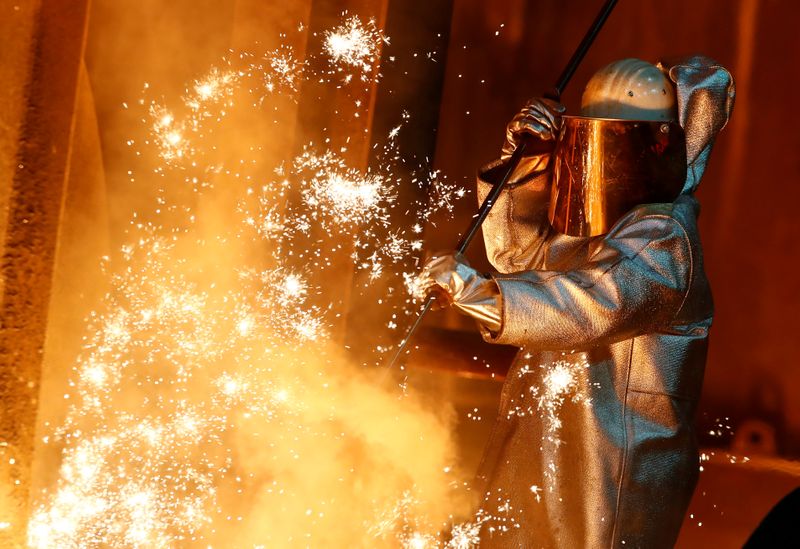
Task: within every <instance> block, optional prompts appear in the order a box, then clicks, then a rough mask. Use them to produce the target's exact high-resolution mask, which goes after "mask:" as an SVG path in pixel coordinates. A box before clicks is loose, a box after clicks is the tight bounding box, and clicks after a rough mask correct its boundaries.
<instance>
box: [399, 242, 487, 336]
mask: <svg viewBox="0 0 800 549" xmlns="http://www.w3.org/2000/svg"><path fill="white" fill-rule="evenodd" d="M415 286H416V291H415V294H416V297H417V299H419V300H424V299H425V298H426V297H428V295H430V294H433V295H435V296H438V297H437V301H438V300H439V299H443V300H444V301H445V303H444V304H442V305H445V306H446V305H452V306H453V307H455V308H457V309H458V310H459V311H461V312H462V313H464V314H466V315H469V316H471V317H472V318H474V319H475V320H476V321H478V323H479V325H481V326H485V327H486V328H487V329H488V330H490V331H491V332H497V331H498V330H499V329H500V311H501V306H500V291H499V290H498V288H497V284H495V282H494V280H492V279H491V278H489V277H486V276H483V275H481V274H480V273H479V272H478V271H476V270H475V269H473V268H472V267H471V266H470V265H469V263H468V262H467V260H466V259H465V258H464V257H462V256H460V255H458V254H451V253H447V254H443V255H439V256H438V257H433V258H431V260H430V261H428V262H427V263H426V264H425V267H423V269H422V272H421V273H420V275H419V277H418V278H417V280H416V284H415ZM442 294H444V295H442Z"/></svg>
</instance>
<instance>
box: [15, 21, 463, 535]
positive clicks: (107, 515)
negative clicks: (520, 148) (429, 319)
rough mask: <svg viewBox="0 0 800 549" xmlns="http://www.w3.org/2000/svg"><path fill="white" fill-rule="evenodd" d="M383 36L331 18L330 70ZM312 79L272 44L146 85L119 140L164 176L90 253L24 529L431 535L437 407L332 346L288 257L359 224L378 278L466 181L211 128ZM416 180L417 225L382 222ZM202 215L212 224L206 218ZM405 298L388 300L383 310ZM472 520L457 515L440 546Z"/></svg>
mask: <svg viewBox="0 0 800 549" xmlns="http://www.w3.org/2000/svg"><path fill="white" fill-rule="evenodd" d="M386 41H387V40H386V38H385V37H383V35H382V34H380V32H379V31H378V30H377V29H376V28H375V24H374V22H368V23H366V24H365V23H362V22H361V21H359V20H358V19H357V18H349V19H348V20H347V21H346V22H345V23H344V24H343V26H342V27H340V28H339V29H335V30H333V31H331V32H330V33H327V34H326V45H325V53H326V54H327V55H328V57H329V61H330V63H331V66H332V67H334V69H335V70H334V71H333V74H335V75H336V76H337V78H338V77H339V76H341V75H345V76H346V77H347V75H349V74H350V72H349V71H351V70H355V71H356V73H358V74H359V75H360V78H361V79H364V80H368V79H371V78H376V77H377V63H378V56H379V52H380V46H381V44H383V43H385V42H386ZM327 77H328V75H319V74H312V73H311V72H310V71H309V70H308V67H307V66H306V65H305V64H304V63H301V62H298V61H297V60H296V59H295V56H294V55H293V53H292V51H291V48H288V47H283V48H280V49H279V50H276V51H275V52H272V53H271V54H268V55H267V56H264V57H262V58H256V57H254V56H252V55H249V54H242V55H240V56H239V57H238V59H236V60H234V61H229V62H227V63H226V64H225V66H223V67H221V68H214V69H212V70H211V71H209V73H208V74H207V75H205V76H204V77H202V78H200V79H198V80H196V81H194V82H193V83H191V84H190V85H189V86H188V87H187V88H186V90H185V94H184V96H183V97H182V98H181V100H180V102H179V103H178V104H177V105H176V106H173V107H168V106H167V105H165V104H162V103H161V102H155V101H149V102H148V101H146V100H145V99H142V100H141V101H140V102H139V105H140V106H141V108H142V109H143V110H145V111H146V112H147V115H146V116H145V118H146V119H147V118H148V117H149V122H150V134H149V137H148V138H147V139H146V140H144V141H143V142H137V141H136V140H133V139H131V140H129V141H128V144H129V145H130V146H131V148H132V150H133V151H134V152H135V153H136V154H137V155H139V156H142V157H146V158H152V159H154V160H157V161H158V163H157V165H156V166H155V168H154V169H153V173H152V174H145V175H147V177H144V176H142V179H143V180H147V179H148V177H149V181H152V182H155V183H156V184H159V185H161V188H159V189H158V192H157V195H156V197H155V205H154V207H153V211H152V212H147V213H137V214H134V215H133V219H132V222H131V225H130V227H129V229H128V232H127V243H126V244H125V245H124V246H122V247H121V249H120V250H119V251H118V252H117V253H115V254H114V255H113V256H112V257H109V258H107V259H106V260H105V264H104V267H105V272H106V275H107V280H106V282H107V283H108V292H107V294H106V296H105V298H104V300H103V303H102V304H101V305H100V306H99V307H98V308H97V310H96V311H95V312H94V313H92V315H91V317H90V318H89V319H88V330H87V336H86V337H85V342H84V345H83V350H82V354H81V356H80V357H79V359H78V360H77V362H76V363H75V365H74V368H73V369H74V375H73V376H72V380H71V382H70V384H69V387H68V388H67V391H66V392H65V394H64V398H65V399H66V400H67V402H69V408H68V413H67V417H66V420H65V421H64V423H63V424H62V425H60V426H58V428H57V429H55V430H54V431H53V432H52V433H48V435H47V437H46V438H45V442H46V443H48V444H57V445H58V446H59V447H60V448H62V459H61V465H60V469H59V475H58V479H57V481H56V483H55V485H54V486H51V487H50V488H49V489H47V490H46V491H45V493H43V494H42V495H41V497H40V498H39V501H38V504H37V505H36V507H35V510H34V513H33V515H32V517H31V520H30V527H29V543H30V545H31V546H33V547H170V546H175V545H181V546H183V545H188V546H204V547H205V546H209V547H210V546H219V545H223V546H231V544H233V545H236V546H240V545H241V546H245V545H251V546H258V545H259V544H264V546H293V545H297V544H301V545H314V546H344V545H363V544H367V545H372V546H396V545H398V544H399V545H401V546H405V547H441V546H442V542H441V541H440V539H441V536H440V531H441V530H442V525H443V524H446V523H447V521H448V520H449V519H448V516H449V515H448V511H447V507H446V506H445V505H443V502H447V501H448V500H449V499H450V498H451V497H452V491H453V489H452V486H451V484H453V473H451V471H452V467H451V462H452V460H453V459H454V456H453V455H452V448H451V444H450V442H449V433H448V431H447V429H446V426H445V425H444V424H443V423H442V422H441V421H440V420H439V419H437V418H436V417H435V416H434V415H433V414H431V413H430V412H428V411H426V410H425V409H424V408H423V407H422V406H421V405H419V404H418V403H417V402H416V401H415V400H414V399H413V398H410V397H402V396H400V397H399V396H398V395H397V394H396V392H394V391H385V390H383V389H381V388H379V387H377V386H375V385H374V383H372V382H369V381H368V380H367V379H364V378H363V372H361V371H359V370H357V369H355V368H354V367H352V366H350V365H349V364H348V363H347V361H346V360H345V359H343V358H342V357H341V356H340V354H339V351H337V350H336V349H335V347H334V346H333V345H332V344H331V341H330V338H329V332H330V327H331V325H332V324H333V323H334V322H335V318H334V317H333V315H334V314H335V313H334V312H332V310H333V309H332V308H331V307H326V306H325V304H324V300H325V299H327V298H328V296H327V295H326V294H330V293H335V291H336V289H335V288H325V287H321V286H318V285H316V283H315V282H313V281H312V279H311V277H309V274H310V273H309V272H308V271H307V270H304V268H303V267H297V262H296V261H292V260H293V259H294V258H296V257H297V256H304V257H311V258H314V261H315V264H316V265H317V267H316V268H315V269H314V273H313V274H315V275H318V274H319V272H320V271H321V272H324V270H325V268H326V266H327V265H330V264H331V263H332V260H333V257H334V255H335V254H336V253H337V252H336V251H335V250H334V251H331V250H328V249H327V248H325V247H324V246H322V245H321V244H320V243H316V244H315V245H316V246H318V247H317V248H308V249H298V246H299V245H300V244H299V243H300V242H303V240H302V238H303V237H305V236H307V234H308V232H309V230H310V229H311V228H314V229H316V230H319V229H321V230H323V231H324V232H325V233H326V235H327V237H328V241H329V242H337V241H339V242H353V243H354V245H353V247H352V250H347V249H345V252H346V254H347V255H349V256H350V257H351V258H352V261H353V264H354V266H355V268H356V269H360V270H365V271H367V272H368V273H369V275H370V278H372V279H374V278H377V277H379V276H381V275H382V274H383V273H384V271H385V268H386V267H387V266H389V265H395V264H397V263H398V262H401V261H404V260H405V259H406V258H407V257H408V255H409V253H411V252H414V251H417V250H419V249H420V248H421V245H422V244H421V241H420V236H419V235H420V233H421V232H422V224H424V223H425V221H426V220H427V219H428V218H429V217H430V216H431V215H432V214H433V213H434V212H437V211H440V210H445V211H450V210H451V209H452V207H453V202H454V201H455V200H456V199H458V198H459V197H461V196H463V192H462V191H460V190H458V189H456V186H455V185H452V184H449V183H446V182H445V181H444V179H443V178H441V177H439V176H438V174H435V173H432V174H426V176H425V177H420V178H413V179H411V180H410V181H409V180H404V179H403V177H400V176H398V175H396V174H394V173H392V170H391V162H390V161H387V162H385V163H384V166H383V167H382V168H380V169H378V170H373V171H367V172H361V171H359V170H356V169H354V168H352V167H350V166H348V165H347V163H346V162H345V161H344V160H343V159H342V158H340V157H339V156H337V154H336V152H334V151H331V150H324V149H323V150H318V149H315V148H314V147H313V146H312V145H310V144H309V145H308V146H307V147H306V149H305V152H304V153H303V154H301V155H299V156H298V157H297V158H294V159H292V160H291V161H289V162H286V163H284V165H283V166H278V167H277V168H274V169H272V170H269V169H266V170H265V169H264V166H262V165H261V163H260V158H261V156H262V152H263V151H262V149H261V148H260V146H259V145H257V144H251V145H250V146H245V147H241V146H236V147H234V146H233V145H231V144H230V142H229V141H227V140H226V135H229V134H228V133H226V128H227V129H230V128H228V125H230V124H232V123H233V122H232V117H233V116H234V114H235V113H239V114H241V111H242V110H245V111H247V109H257V108H258V107H259V106H262V105H263V104H264V102H267V101H270V97H271V96H272V94H274V93H281V94H288V93H292V92H293V91H296V89H297V86H298V84H299V83H300V82H301V80H302V79H304V78H314V79H316V80H319V79H320V78H327ZM332 85H339V84H338V83H332ZM252 116H258V113H257V112H253V113H252ZM407 116H408V115H407V114H404V117H405V118H407ZM401 130H402V125H401V126H398V127H397V128H395V129H394V130H392V133H391V135H390V136H388V137H387V144H386V146H385V147H384V149H383V152H384V156H385V157H386V158H387V159H396V158H398V154H397V151H396V149H395V145H394V138H395V137H396V136H397V134H398V132H400V131H401ZM242 151H243V152H242ZM232 158H233V160H231V159H232ZM264 173H272V174H273V176H272V177H267V178H264V177H263V174H264ZM131 181H132V182H134V181H136V184H140V183H138V180H136V179H135V178H133V174H131ZM409 184H412V185H419V186H424V187H426V188H429V189H430V190H431V193H430V194H431V196H432V197H433V198H432V200H431V201H430V202H429V203H426V204H419V205H418V208H417V209H418V210H419V211H420V212H421V214H420V221H419V224H417V225H414V226H413V227H408V228H396V229H393V230H390V216H391V213H392V211H393V210H394V209H395V208H396V207H397V202H396V196H397V189H398V186H399V185H409ZM179 187H183V188H189V189H191V190H192V193H189V194H190V196H191V198H190V199H187V198H186V193H181V192H175V191H176V189H177V188H179ZM146 191H149V189H144V190H143V192H146ZM214 193H216V194H214ZM219 193H223V194H224V195H226V196H232V197H234V199H235V200H234V202H233V203H235V204H237V205H238V209H236V211H235V215H234V218H233V221H231V215H230V212H229V211H215V210H214V209H213V208H211V207H210V206H208V203H209V202H210V203H212V204H213V200H214V199H213V198H210V199H206V198H204V197H206V196H213V197H218V196H219ZM290 193H291V194H292V195H293V196H299V197H300V199H301V200H300V204H296V203H291V202H289V201H287V200H286V197H287V196H288V195H289V194H290ZM176 196H178V197H179V198H175V197H176ZM204 200H206V210H204V215H203V216H201V215H198V214H197V213H196V207H195V204H196V202H195V201H200V202H203V201H204ZM208 216H211V217H213V216H219V217H220V218H221V219H225V220H226V223H225V224H222V226H223V228H222V229H219V228H218V227H219V225H213V224H211V225H210V226H213V227H215V228H216V232H214V233H212V234H209V233H208V231H207V227H208V226H209V225H208V221H209V220H208V219H207V217H208ZM200 235H202V236H200ZM292 265H295V266H292ZM404 276H405V278H409V277H410V276H411V273H406V274H405V275H404ZM315 280H316V279H315ZM312 298H313V299H312ZM321 298H324V299H321ZM330 299H333V296H331V298H330ZM409 299H410V298H409ZM321 302H322V303H321ZM407 303H409V304H410V303H411V301H408V302H407ZM404 312H405V313H410V312H411V311H395V312H394V314H392V311H388V313H387V315H386V317H387V318H390V317H391V318H392V320H390V321H388V324H389V326H390V327H396V324H395V320H396V317H397V314H403V313H404ZM455 484H458V483H455ZM387 506H388V508H389V509H390V512H389V513H388V515H387V514H386V513H385V512H381V511H380V510H381V509H385V508H387ZM475 536H476V534H475V532H474V527H467V526H464V527H462V528H460V529H457V530H454V535H453V539H454V540H461V541H458V542H451V543H450V545H449V546H451V547H467V546H469V545H468V544H469V543H473V541H474V540H475V539H476V537H475ZM453 543H456V545H453ZM465 544H467V545H465Z"/></svg>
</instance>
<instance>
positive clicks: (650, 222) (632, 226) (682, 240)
mask: <svg viewBox="0 0 800 549" xmlns="http://www.w3.org/2000/svg"><path fill="white" fill-rule="evenodd" d="M697 213H698V205H697V201H696V200H695V199H694V198H693V197H691V196H686V197H683V196H681V197H680V198H679V199H678V200H676V201H675V202H670V203H663V204H642V205H640V206H637V207H636V208H634V209H632V210H631V211H630V212H628V213H627V214H626V215H625V216H624V217H623V218H622V219H620V220H619V221H618V222H617V223H616V225H614V227H613V228H612V229H611V231H610V232H609V233H608V234H607V235H606V239H611V240H625V241H628V242H634V241H638V242H640V243H641V246H642V247H645V246H646V247H650V248H658V247H659V246H655V244H656V243H657V242H662V243H663V244H664V245H667V246H669V247H674V246H676V245H677V246H679V247H684V246H688V247H689V248H695V247H696V246H697V244H698V243H697V242H696V241H697V239H698V238H697Z"/></svg>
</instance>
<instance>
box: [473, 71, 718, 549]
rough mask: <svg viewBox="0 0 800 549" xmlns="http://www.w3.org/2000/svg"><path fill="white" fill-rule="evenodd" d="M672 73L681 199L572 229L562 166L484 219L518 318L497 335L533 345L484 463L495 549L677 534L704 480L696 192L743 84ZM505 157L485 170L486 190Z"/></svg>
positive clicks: (705, 304)
mask: <svg viewBox="0 0 800 549" xmlns="http://www.w3.org/2000/svg"><path fill="white" fill-rule="evenodd" d="M670 77H671V78H672V80H673V81H674V82H676V85H677V90H678V102H679V119H680V122H681V125H682V126H683V127H684V130H685V131H686V134H687V159H688V162H689V166H688V172H687V180H686V185H685V186H684V190H683V194H682V195H681V196H680V197H679V198H678V199H677V200H676V201H675V202H674V203H671V204H649V205H642V206H639V207H637V208H634V209H633V210H632V211H631V212H629V213H628V214H627V215H626V216H624V217H623V218H622V219H621V220H619V222H617V223H616V225H615V226H614V227H613V228H612V230H611V231H610V232H609V233H608V234H605V235H601V236H596V237H590V238H579V237H570V236H566V235H563V234H559V233H556V232H555V231H554V230H552V229H551V228H550V226H549V224H548V221H547V213H546V204H547V200H548V196H549V193H548V191H549V187H548V175H547V174H546V173H545V174H541V175H536V173H535V172H534V174H533V175H532V176H528V177H527V178H526V177H522V178H520V179H519V180H518V181H516V182H515V184H514V185H512V186H511V187H510V188H509V189H508V190H507V191H504V193H503V194H502V196H501V198H500V199H499V200H498V202H497V203H496V205H495V207H494V209H493V211H492V212H491V214H490V216H489V218H488V219H487V221H486V223H485V224H484V238H485V242H486V248H487V254H488V257H489V259H490V261H491V262H492V263H493V265H494V266H495V267H496V268H497V270H498V271H499V272H500V274H497V275H494V278H495V280H496V282H497V284H498V287H499V288H500V292H501V299H502V328H501V330H500V331H499V332H497V333H494V334H493V333H489V332H488V331H484V337H485V338H486V339H487V340H488V341H491V342H495V343H505V344H511V345H516V346H518V347H520V348H521V351H520V353H519V355H518V357H517V360H516V361H515V363H514V364H513V366H512V368H511V370H510V371H509V373H508V376H507V379H506V382H505V385H504V387H503V392H502V397H501V403H500V412H499V417H498V420H497V422H496V424H495V427H494V430H493V433H492V436H491V439H490V442H489V445H488V447H487V450H486V453H485V455H484V458H483V462H482V464H481V469H480V472H479V478H480V479H482V480H483V481H484V482H485V489H486V499H485V501H484V502H483V504H482V508H483V510H484V511H485V513H486V515H487V516H491V517H492V518H490V519H488V520H486V522H485V523H484V524H483V529H482V532H481V546H482V547H569V548H580V547H592V548H594V547H646V548H653V547H669V546H672V545H673V544H674V543H675V540H676V538H677V535H678V532H679V529H680V526H681V523H682V520H683V515H684V513H685V511H686V508H687V506H688V504H689V500H690V498H691V496H692V492H693V489H694V486H695V484H696V481H697V472H698V454H697V443H696V440H695V434H694V431H693V416H694V413H695V407H696V403H697V401H698V398H699V396H700V389H701V385H702V379H703V370H704V366H705V359H706V349H707V337H708V330H709V327H710V326H711V320H712V315H713V305H712V300H711V292H710V289H709V285H708V281H707V280H706V276H705V272H704V270H703V256H702V251H701V246H700V237H699V234H698V231H697V215H698V211H699V206H698V203H697V201H696V200H695V199H694V197H693V196H692V192H693V191H694V190H695V188H696V186H697V183H698V182H699V179H700V176H701V175H702V171H703V169H704V167H705V163H706V161H707V159H708V153H709V152H710V149H711V146H712V144H713V138H714V136H715V135H716V133H717V132H718V131H719V130H720V129H721V128H722V127H723V126H724V125H725V123H726V121H727V119H728V116H729V114H730V111H731V108H732V105H733V82H732V80H731V78H730V74H729V73H728V72H727V71H726V70H725V69H723V68H722V67H719V66H718V65H716V64H715V63H713V61H711V60H709V59H706V58H701V57H695V58H692V59H689V60H687V61H685V62H683V63H681V64H678V65H676V66H674V67H673V68H672V70H671V71H670ZM499 165H500V163H499V162H496V163H494V164H491V165H489V166H488V167H487V168H485V169H484V170H482V171H481V173H480V174H479V183H478V190H479V193H478V194H479V195H480V198H481V199H482V198H483V196H485V194H486V193H487V192H488V190H489V188H490V185H491V184H492V183H493V180H494V178H495V177H496V173H497V172H498V171H499V170H498V167H499ZM518 173H519V172H518Z"/></svg>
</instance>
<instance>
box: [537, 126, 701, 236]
mask: <svg viewBox="0 0 800 549" xmlns="http://www.w3.org/2000/svg"><path fill="white" fill-rule="evenodd" d="M562 120H563V123H562V127H561V131H560V133H559V138H558V141H557V143H556V147H555V152H554V155H553V159H554V162H553V178H552V190H551V196H550V210H549V217H550V223H551V225H552V226H553V228H554V229H556V230H557V231H559V232H561V233H564V234H567V235H571V236H596V235H601V234H604V233H607V232H608V231H609V230H610V229H611V227H612V226H613V225H614V224H615V223H616V222H617V221H618V220H619V219H620V218H621V217H622V216H624V215H625V214H626V213H627V212H628V211H630V210H631V209H632V208H633V207H635V206H638V205H639V204H650V203H662V202H672V201H674V200H675V199H676V198H677V197H678V195H679V194H680V193H681V190H682V189H683V184H684V181H685V179H686V142H685V137H684V133H683V129H682V128H681V127H680V125H679V124H678V123H677V122H660V121H646V120H615V119H604V118H587V117H581V116H564V117H563V118H562Z"/></svg>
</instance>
